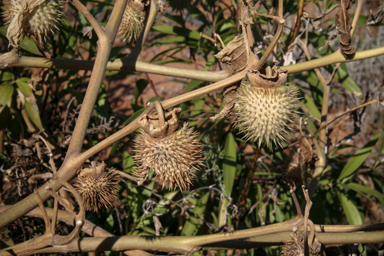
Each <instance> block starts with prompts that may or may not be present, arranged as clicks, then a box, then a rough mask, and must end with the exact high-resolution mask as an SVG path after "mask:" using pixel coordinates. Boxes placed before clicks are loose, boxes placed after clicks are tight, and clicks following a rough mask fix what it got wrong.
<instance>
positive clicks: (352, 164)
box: [337, 134, 380, 181]
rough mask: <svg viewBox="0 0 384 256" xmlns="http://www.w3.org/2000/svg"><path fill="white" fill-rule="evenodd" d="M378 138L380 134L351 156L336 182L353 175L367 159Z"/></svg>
mask: <svg viewBox="0 0 384 256" xmlns="http://www.w3.org/2000/svg"><path fill="white" fill-rule="evenodd" d="M379 138H380V134H377V135H376V136H375V137H373V138H372V139H371V140H370V141H369V142H368V143H367V144H366V145H365V146H364V147H363V148H362V149H360V150H359V151H357V152H356V153H355V154H354V155H353V157H352V158H351V159H350V160H349V161H348V163H347V164H346V165H345V166H344V168H343V170H342V171H341V173H340V176H339V178H338V179H337V180H338V181H340V180H342V179H344V178H346V177H348V176H351V175H353V174H354V173H355V172H356V171H357V170H358V169H359V167H360V165H362V164H363V163H364V161H365V159H367V157H368V156H369V154H370V153H371V151H372V149H373V148H374V147H375V145H376V142H377V141H378V139H379Z"/></svg>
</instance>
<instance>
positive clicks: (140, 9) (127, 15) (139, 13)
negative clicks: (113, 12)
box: [117, 0, 146, 43]
mask: <svg viewBox="0 0 384 256" xmlns="http://www.w3.org/2000/svg"><path fill="white" fill-rule="evenodd" d="M145 16H146V12H145V11H144V3H143V2H142V1H141V0H130V1H129V2H128V4H127V6H126V7H125V11H124V15H123V19H122V21H121V24H120V27H119V30H118V32H117V33H118V34H119V35H120V36H122V37H123V40H124V41H127V42H128V43H130V42H132V41H136V40H137V39H138V38H139V36H140V34H141V31H143V28H144V21H145Z"/></svg>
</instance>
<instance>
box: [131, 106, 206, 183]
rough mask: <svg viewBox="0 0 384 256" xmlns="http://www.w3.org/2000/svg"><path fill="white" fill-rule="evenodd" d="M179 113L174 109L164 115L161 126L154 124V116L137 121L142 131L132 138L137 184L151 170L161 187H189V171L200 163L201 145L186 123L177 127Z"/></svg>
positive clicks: (147, 116) (155, 118) (142, 180)
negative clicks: (133, 140)
mask: <svg viewBox="0 0 384 256" xmlns="http://www.w3.org/2000/svg"><path fill="white" fill-rule="evenodd" d="M180 112H181V109H180V108H176V109H174V110H173V111H172V112H170V113H167V114H166V115H165V122H164V124H162V125H160V124H158V123H157V122H158V121H159V118H158V117H157V116H152V115H143V116H142V117H141V119H140V120H139V124H140V127H141V128H142V129H143V130H142V131H141V133H140V134H139V135H137V136H136V138H135V152H136V155H135V162H136V164H137V166H138V167H137V170H136V175H137V177H138V178H139V181H138V184H139V185H141V184H142V183H143V182H144V181H145V180H146V179H147V177H148V173H149V171H150V169H152V170H153V171H154V173H155V175H156V178H157V180H158V181H159V183H160V184H162V186H163V188H164V187H165V186H166V185H167V184H169V189H170V190H172V189H176V186H178V187H180V189H181V190H184V189H189V186H190V185H191V184H192V179H193V176H194V174H193V171H192V168H199V165H202V164H203V158H202V151H203V145H202V144H201V143H200V142H199V141H198V140H197V136H198V133H196V132H193V129H192V128H188V124H187V123H185V124H184V125H183V127H181V128H180V129H179V128H178V117H179V115H180Z"/></svg>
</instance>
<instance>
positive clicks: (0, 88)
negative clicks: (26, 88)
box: [0, 82, 15, 113]
mask: <svg viewBox="0 0 384 256" xmlns="http://www.w3.org/2000/svg"><path fill="white" fill-rule="evenodd" d="M14 91H15V88H14V87H13V86H12V85H11V84H10V83H8V82H4V83H2V84H1V85H0V113H1V112H2V111H3V109H4V107H5V106H7V105H8V104H9V103H10V102H11V99H12V95H13V92H14Z"/></svg>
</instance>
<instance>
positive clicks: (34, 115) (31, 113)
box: [25, 101, 43, 130]
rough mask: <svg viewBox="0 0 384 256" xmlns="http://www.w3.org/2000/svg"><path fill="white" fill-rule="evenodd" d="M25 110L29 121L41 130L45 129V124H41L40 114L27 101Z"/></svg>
mask: <svg viewBox="0 0 384 256" xmlns="http://www.w3.org/2000/svg"><path fill="white" fill-rule="evenodd" d="M25 110H26V111H27V114H28V117H29V119H31V121H32V123H33V124H34V125H35V126H36V127H37V128H38V129H39V130H41V129H43V124H42V123H41V119H40V115H39V112H38V111H36V109H35V108H34V107H33V106H32V104H31V103H29V102H28V101H25Z"/></svg>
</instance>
